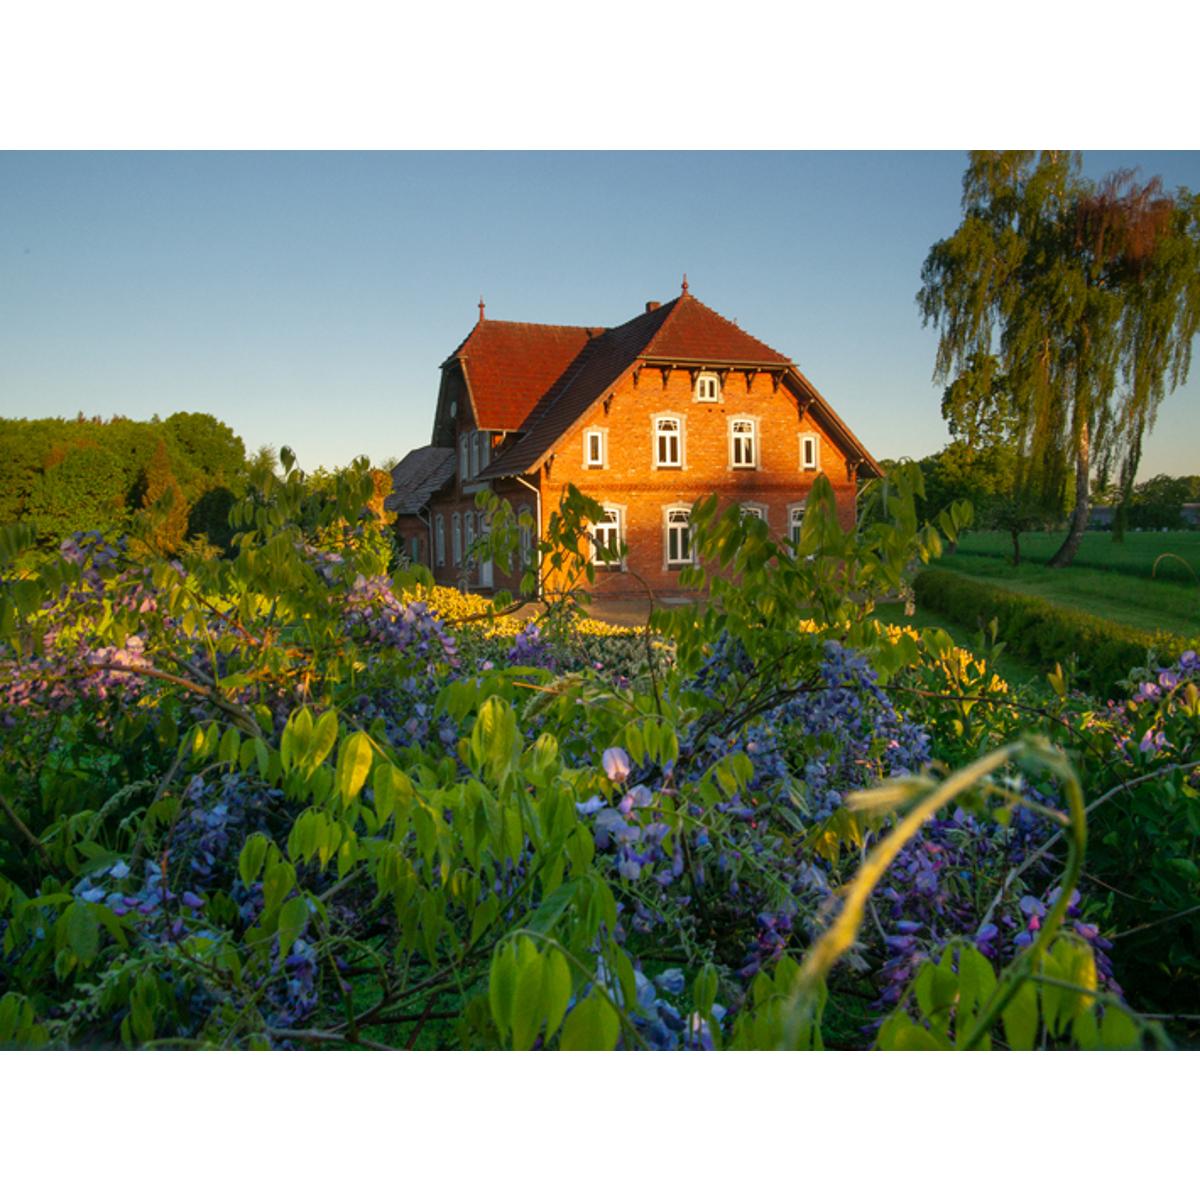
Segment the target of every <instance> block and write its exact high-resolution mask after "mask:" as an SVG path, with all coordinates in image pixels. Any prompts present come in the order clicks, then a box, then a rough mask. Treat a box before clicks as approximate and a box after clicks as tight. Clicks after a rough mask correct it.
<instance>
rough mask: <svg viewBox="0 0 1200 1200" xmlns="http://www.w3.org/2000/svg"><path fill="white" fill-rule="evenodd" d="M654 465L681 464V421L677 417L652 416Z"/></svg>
mask: <svg viewBox="0 0 1200 1200" xmlns="http://www.w3.org/2000/svg"><path fill="white" fill-rule="evenodd" d="M654 465H655V466H656V467H681V466H683V422H682V421H681V420H680V419H679V418H678V417H655V418H654Z"/></svg>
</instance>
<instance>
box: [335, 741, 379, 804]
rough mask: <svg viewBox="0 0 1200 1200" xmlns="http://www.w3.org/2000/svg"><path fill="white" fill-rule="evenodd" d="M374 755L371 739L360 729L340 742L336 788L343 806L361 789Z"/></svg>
mask: <svg viewBox="0 0 1200 1200" xmlns="http://www.w3.org/2000/svg"><path fill="white" fill-rule="evenodd" d="M374 757H375V751H374V750H373V749H372V747H371V739H370V738H369V737H368V736H367V735H366V734H365V733H363V731H362V730H361V729H360V730H357V731H356V732H354V733H352V734H351V735H350V736H349V737H348V738H346V739H345V741H343V742H342V744H341V747H340V749H339V750H338V765H337V788H338V793H339V795H340V796H341V797H342V805H343V807H348V806H349V804H350V802H351V801H352V800H353V799H354V798H355V797H356V796H357V795H358V793H359V792H361V791H362V789H363V785H364V784H365V783H366V782H367V775H368V774H369V773H370V770H371V762H372V760H373V759H374Z"/></svg>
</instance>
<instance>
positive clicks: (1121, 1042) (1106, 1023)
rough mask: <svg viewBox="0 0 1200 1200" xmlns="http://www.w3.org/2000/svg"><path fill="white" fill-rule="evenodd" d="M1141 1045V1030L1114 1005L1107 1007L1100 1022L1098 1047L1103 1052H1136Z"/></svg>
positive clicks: (1127, 1015)
mask: <svg viewBox="0 0 1200 1200" xmlns="http://www.w3.org/2000/svg"><path fill="white" fill-rule="evenodd" d="M1141 1044H1142V1034H1141V1030H1139V1029H1138V1027H1137V1025H1135V1024H1134V1022H1133V1020H1132V1018H1130V1016H1129V1014H1128V1013H1126V1012H1125V1011H1124V1010H1122V1009H1120V1008H1118V1007H1117V1006H1116V1005H1115V1004H1109V1005H1107V1006H1106V1007H1105V1010H1104V1019H1103V1020H1102V1021H1101V1022H1100V1045H1101V1046H1103V1047H1104V1049H1105V1050H1137V1049H1139V1048H1140V1047H1141Z"/></svg>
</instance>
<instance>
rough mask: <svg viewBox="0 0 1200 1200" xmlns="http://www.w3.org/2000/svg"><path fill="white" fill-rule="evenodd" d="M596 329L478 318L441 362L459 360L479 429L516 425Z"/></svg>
mask: <svg viewBox="0 0 1200 1200" xmlns="http://www.w3.org/2000/svg"><path fill="white" fill-rule="evenodd" d="M600 332H601V330H598V329H587V328H584V327H582V326H579V325H528V324H525V323H523V322H520V321H492V320H484V321H479V322H478V323H477V324H476V326H475V328H474V329H472V330H471V332H470V333H469V334H468V335H467V337H466V340H465V341H464V342H463V343H462V345H461V346H459V348H458V349H457V350H455V351H454V353H453V354H451V355H450V357H449V358H448V359H447V360H446V362H445V363H443V364H442V365H443V366H446V365H447V364H448V363H450V362H452V361H453V360H454V359H456V358H457V359H461V360H462V362H463V370H464V372H465V374H466V377H467V387H468V389H469V390H470V393H471V399H472V401H473V402H474V405H475V419H476V421H477V422H478V426H479V428H480V429H496V430H505V431H511V430H516V429H520V428H521V426H522V425H523V424H524V422H525V419H526V418H527V417H528V416H529V414H530V413H531V412H532V411H533V408H534V405H536V404H537V402H538V401H539V400H540V399H541V398H542V397H543V396H544V395H545V394H546V392H547V391H549V390H550V388H551V387H552V386H553V385H554V384H555V383H556V382H557V381H558V379H559V378H560V377H561V376H562V374H563V372H564V371H566V369H567V368H568V367H569V366H570V365H571V363H572V362H574V360H575V359H576V358H577V357H578V355H579V352H580V351H581V350H582V349H583V348H584V347H585V346H586V345H587V344H588V341H589V339H590V338H591V337H592V336H593V334H596V333H600Z"/></svg>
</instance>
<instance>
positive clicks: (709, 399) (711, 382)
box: [692, 371, 724, 404]
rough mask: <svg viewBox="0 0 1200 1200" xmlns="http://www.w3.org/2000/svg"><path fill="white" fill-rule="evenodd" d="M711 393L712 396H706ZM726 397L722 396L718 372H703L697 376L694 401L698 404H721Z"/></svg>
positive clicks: (693, 392) (693, 394) (693, 390)
mask: <svg viewBox="0 0 1200 1200" xmlns="http://www.w3.org/2000/svg"><path fill="white" fill-rule="evenodd" d="M706 392H711V393H712V395H706V394H705V393H706ZM723 398H724V397H723V396H722V395H721V377H720V375H718V374H717V373H716V371H701V372H700V374H699V375H697V376H696V386H695V388H693V389H692V399H693V400H694V401H695V402H696V403H697V404H720V402H721V400H722V399H723Z"/></svg>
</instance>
